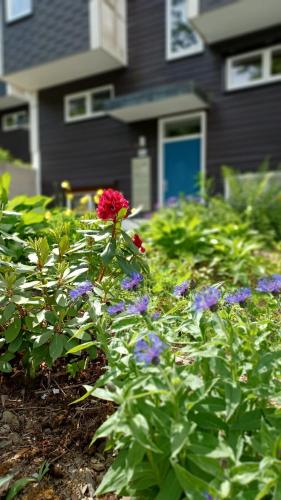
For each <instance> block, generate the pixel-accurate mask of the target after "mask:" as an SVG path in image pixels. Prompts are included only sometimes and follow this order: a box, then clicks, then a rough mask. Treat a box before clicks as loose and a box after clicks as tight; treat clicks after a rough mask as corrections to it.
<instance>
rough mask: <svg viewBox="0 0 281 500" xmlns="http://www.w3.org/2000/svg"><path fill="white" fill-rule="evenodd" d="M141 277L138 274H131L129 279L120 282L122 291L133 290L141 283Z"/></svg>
mask: <svg viewBox="0 0 281 500" xmlns="http://www.w3.org/2000/svg"><path fill="white" fill-rule="evenodd" d="M142 280H143V276H142V274H140V273H132V274H131V276H130V277H127V278H125V279H124V280H123V281H122V282H121V287H122V288H123V290H135V289H136V288H137V287H138V285H139V284H140V283H141V282H142Z"/></svg>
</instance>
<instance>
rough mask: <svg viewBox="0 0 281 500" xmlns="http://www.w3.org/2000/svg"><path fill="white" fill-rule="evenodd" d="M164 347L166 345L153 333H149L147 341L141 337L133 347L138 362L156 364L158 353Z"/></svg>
mask: <svg viewBox="0 0 281 500" xmlns="http://www.w3.org/2000/svg"><path fill="white" fill-rule="evenodd" d="M166 348H167V345H166V344H164V342H162V340H161V339H159V337H158V336H157V335H156V334H155V333H150V334H149V335H148V341H145V340H143V339H140V340H138V341H137V343H136V345H135V349H134V353H135V358H136V360H137V362H138V363H145V364H146V365H150V364H153V365H158V364H159V363H160V355H161V353H162V352H163V351H164V350H165V349H166Z"/></svg>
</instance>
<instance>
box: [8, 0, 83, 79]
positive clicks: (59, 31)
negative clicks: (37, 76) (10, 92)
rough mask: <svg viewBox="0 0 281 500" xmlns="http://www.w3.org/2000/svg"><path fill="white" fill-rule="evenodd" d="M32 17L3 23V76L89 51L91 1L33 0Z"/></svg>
mask: <svg viewBox="0 0 281 500" xmlns="http://www.w3.org/2000/svg"><path fill="white" fill-rule="evenodd" d="M33 5H34V9H33V14H32V15H31V16H28V17H25V18H22V19H19V20H18V21H15V22H13V23H10V24H7V23H6V24H4V32H3V40H4V73H5V74H9V73H13V72H16V71H20V70H23V69H26V68H29V67H31V66H36V65H38V64H44V63H48V62H50V61H53V60H55V59H59V58H62V57H66V56H70V55H72V54H75V53H77V52H83V51H85V50H88V49H89V14H88V9H89V1H88V0H33Z"/></svg>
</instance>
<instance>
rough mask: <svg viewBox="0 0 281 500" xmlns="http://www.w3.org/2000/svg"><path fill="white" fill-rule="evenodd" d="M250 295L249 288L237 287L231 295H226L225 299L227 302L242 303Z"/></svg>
mask: <svg viewBox="0 0 281 500" xmlns="http://www.w3.org/2000/svg"><path fill="white" fill-rule="evenodd" d="M250 296H251V289H250V288H239V290H237V291H236V292H235V293H233V294H232V295H228V296H227V297H226V299H225V301H226V302H228V304H243V303H244V302H245V301H246V300H247V299H248V298H249V297H250Z"/></svg>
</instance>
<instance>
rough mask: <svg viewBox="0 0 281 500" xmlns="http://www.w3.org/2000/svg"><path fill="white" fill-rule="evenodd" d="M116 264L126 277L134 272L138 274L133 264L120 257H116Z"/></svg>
mask: <svg viewBox="0 0 281 500" xmlns="http://www.w3.org/2000/svg"><path fill="white" fill-rule="evenodd" d="M117 262H118V265H119V267H120V268H121V269H122V271H123V272H124V273H125V274H127V275H128V276H129V275H130V274H132V273H134V272H138V267H137V266H136V265H135V264H134V263H132V262H129V261H128V260H127V259H125V258H124V257H121V256H120V255H118V256H117Z"/></svg>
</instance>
